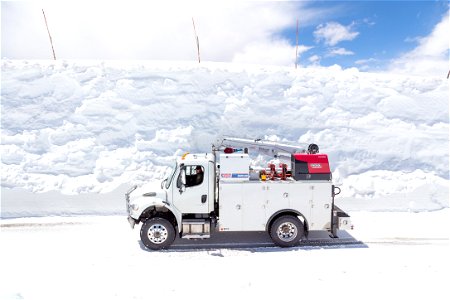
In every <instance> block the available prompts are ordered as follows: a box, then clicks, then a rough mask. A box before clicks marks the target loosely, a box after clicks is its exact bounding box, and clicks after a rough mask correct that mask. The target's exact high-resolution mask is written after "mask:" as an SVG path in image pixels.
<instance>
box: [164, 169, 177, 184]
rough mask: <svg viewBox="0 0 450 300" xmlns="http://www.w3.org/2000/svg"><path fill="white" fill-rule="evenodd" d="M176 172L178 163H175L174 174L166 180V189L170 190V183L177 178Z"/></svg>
mask: <svg viewBox="0 0 450 300" xmlns="http://www.w3.org/2000/svg"><path fill="white" fill-rule="evenodd" d="M176 171H177V163H175V166H173V168H172V172H171V173H170V175H169V176H167V178H166V180H167V181H166V189H168V188H169V187H170V183H171V182H172V179H173V176H175V172H176Z"/></svg>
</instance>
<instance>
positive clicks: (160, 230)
mask: <svg viewBox="0 0 450 300" xmlns="http://www.w3.org/2000/svg"><path fill="white" fill-rule="evenodd" d="M168 234H169V233H168V231H167V228H166V227H164V226H163V225H161V224H153V225H152V226H150V228H149V229H148V232H147V236H148V239H149V240H150V242H152V243H154V244H162V243H164V242H165V241H166V240H167V236H168Z"/></svg>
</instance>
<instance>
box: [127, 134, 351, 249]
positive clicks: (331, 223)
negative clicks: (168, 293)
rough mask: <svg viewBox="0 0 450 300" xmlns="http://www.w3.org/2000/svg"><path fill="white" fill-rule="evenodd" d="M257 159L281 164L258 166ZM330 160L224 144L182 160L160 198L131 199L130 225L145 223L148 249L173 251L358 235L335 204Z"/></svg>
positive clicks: (146, 194)
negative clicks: (247, 240)
mask: <svg viewBox="0 0 450 300" xmlns="http://www.w3.org/2000/svg"><path fill="white" fill-rule="evenodd" d="M249 153H254V154H265V155H268V156H271V157H273V158H275V160H276V161H278V162H277V164H275V163H273V160H272V162H271V163H270V164H268V166H267V167H259V168H258V167H251V158H250V156H249ZM339 193H340V189H339V188H338V187H336V186H334V185H333V183H332V176H331V171H330V166H329V162H328V156H327V155H326V154H322V153H319V147H318V146H317V145H315V144H310V145H309V147H308V149H303V148H302V147H298V146H292V145H287V144H282V143H276V142H271V141H262V140H249V139H240V138H223V139H220V140H219V141H218V142H216V143H215V144H213V145H212V151H211V153H201V154H189V153H186V154H185V155H183V156H181V157H179V158H178V159H177V161H176V163H175V165H174V167H173V169H172V172H171V174H170V175H169V176H167V177H166V178H165V179H164V180H163V181H162V182H161V189H160V190H159V191H147V190H143V189H142V188H138V187H137V186H134V187H132V188H131V189H130V190H129V191H128V192H127V193H126V194H125V198H126V208H127V212H128V221H129V223H130V225H131V227H132V228H134V227H135V225H136V224H140V223H142V226H141V230H140V236H141V240H142V243H143V244H144V245H145V247H147V248H149V249H153V250H159V249H165V248H168V247H170V245H171V244H172V243H173V241H174V240H175V238H176V236H179V237H181V238H187V239H199V238H200V239H206V238H210V237H211V235H212V234H214V233H217V232H228V231H234V232H236V231H266V232H267V233H268V234H269V235H270V237H271V239H272V240H273V242H274V243H275V244H276V245H278V246H280V247H291V246H295V245H298V243H299V241H300V240H302V239H304V238H305V237H307V234H308V232H309V231H312V230H324V231H328V232H329V234H330V236H331V237H333V238H338V235H337V231H338V230H348V229H352V225H351V220H350V217H349V215H348V214H347V213H345V212H344V211H343V210H341V209H340V208H339V207H337V206H336V205H335V203H334V198H335V196H336V195H337V194H339Z"/></svg>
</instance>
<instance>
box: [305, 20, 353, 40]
mask: <svg viewBox="0 0 450 300" xmlns="http://www.w3.org/2000/svg"><path fill="white" fill-rule="evenodd" d="M352 27H353V24H350V25H348V26H343V25H342V24H339V23H337V22H329V23H326V24H325V25H324V24H320V25H319V26H317V28H316V30H315V31H314V36H315V37H316V40H317V41H321V40H323V41H324V43H325V44H326V45H329V46H335V45H336V44H338V43H340V42H342V41H351V40H353V39H354V38H356V37H357V36H358V35H359V32H356V31H353V29H352Z"/></svg>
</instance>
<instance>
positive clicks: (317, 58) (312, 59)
mask: <svg viewBox="0 0 450 300" xmlns="http://www.w3.org/2000/svg"><path fill="white" fill-rule="evenodd" d="M308 60H309V61H310V62H311V63H313V64H319V63H320V56H318V55H313V56H310V57H309V58H308Z"/></svg>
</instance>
